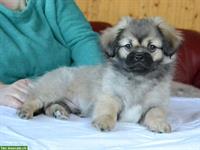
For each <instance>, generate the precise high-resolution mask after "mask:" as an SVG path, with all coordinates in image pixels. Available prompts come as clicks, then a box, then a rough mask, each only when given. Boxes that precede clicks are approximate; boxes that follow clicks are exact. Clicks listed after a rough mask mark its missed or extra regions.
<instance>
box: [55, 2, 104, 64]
mask: <svg viewBox="0 0 200 150" xmlns="http://www.w3.org/2000/svg"><path fill="white" fill-rule="evenodd" d="M56 7H57V23H58V26H59V28H60V32H61V34H62V36H63V38H64V41H65V43H66V45H67V46H68V47H69V49H70V50H71V58H72V60H73V64H74V65H75V66H78V65H92V64H99V63H102V62H103V58H102V54H101V49H100V43H99V37H98V34H97V33H95V32H94V31H93V30H92V28H91V26H90V24H89V22H88V21H87V20H86V18H85V17H84V15H83V14H82V12H81V11H80V9H79V8H78V6H77V5H76V4H75V2H74V1H73V0H57V1H56Z"/></svg>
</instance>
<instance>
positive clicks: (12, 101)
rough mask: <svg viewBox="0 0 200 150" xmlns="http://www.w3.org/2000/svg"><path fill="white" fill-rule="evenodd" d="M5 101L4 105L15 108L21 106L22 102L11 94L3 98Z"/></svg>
mask: <svg viewBox="0 0 200 150" xmlns="http://www.w3.org/2000/svg"><path fill="white" fill-rule="evenodd" d="M5 102H6V103H3V105H4V106H9V107H12V108H16V109H17V108H20V107H21V106H22V102H20V101H19V100H17V99H16V98H15V97H12V96H7V97H6V98H5Z"/></svg>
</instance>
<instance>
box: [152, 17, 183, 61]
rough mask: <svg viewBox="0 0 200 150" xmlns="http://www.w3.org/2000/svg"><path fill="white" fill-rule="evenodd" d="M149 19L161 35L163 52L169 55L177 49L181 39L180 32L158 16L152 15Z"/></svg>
mask: <svg viewBox="0 0 200 150" xmlns="http://www.w3.org/2000/svg"><path fill="white" fill-rule="evenodd" d="M151 20H152V21H153V23H154V25H155V26H156V27H157V28H158V30H159V31H160V33H161V34H162V36H163V51H164V54H165V55H166V56H170V57H171V56H172V55H173V54H174V53H175V52H176V51H177V50H178V48H179V46H180V44H181V42H182V41H183V37H182V34H181V32H180V31H177V30H176V29H175V28H173V27H172V26H170V25H169V24H167V23H166V22H165V21H164V20H163V19H162V18H160V17H153V18H151Z"/></svg>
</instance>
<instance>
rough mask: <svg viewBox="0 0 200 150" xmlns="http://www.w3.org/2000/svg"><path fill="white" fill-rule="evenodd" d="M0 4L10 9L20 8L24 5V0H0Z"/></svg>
mask: <svg viewBox="0 0 200 150" xmlns="http://www.w3.org/2000/svg"><path fill="white" fill-rule="evenodd" d="M0 4H3V5H4V6H6V7H7V8H9V9H12V10H22V9H23V8H25V6H26V0H0Z"/></svg>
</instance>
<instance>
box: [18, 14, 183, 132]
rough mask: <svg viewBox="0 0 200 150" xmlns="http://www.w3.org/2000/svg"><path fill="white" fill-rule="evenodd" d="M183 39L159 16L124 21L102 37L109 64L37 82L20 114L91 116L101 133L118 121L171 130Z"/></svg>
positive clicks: (52, 74)
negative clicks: (175, 78)
mask: <svg viewBox="0 0 200 150" xmlns="http://www.w3.org/2000/svg"><path fill="white" fill-rule="evenodd" d="M181 40H182V37H181V35H180V33H179V32H178V31H176V30H175V29H174V28H172V27H171V26H169V25H168V24H166V23H165V22H164V21H163V20H162V19H160V18H157V17H156V18H147V19H141V20H137V19H132V18H130V17H125V18H123V19H122V20H121V21H119V23H118V24H117V25H115V26H114V27H112V28H108V29H106V30H105V31H104V32H103V33H102V36H101V41H102V47H103V49H104V53H105V55H106V58H107V62H106V63H105V64H103V65H99V66H85V67H79V68H69V67H61V68H59V69H56V70H53V71H51V72H48V73H46V74H45V75H44V76H42V77H40V78H39V79H37V80H36V81H34V83H33V86H32V87H31V88H30V94H29V96H28V99H27V101H25V103H24V104H23V106H22V107H21V108H20V110H19V112H18V115H19V116H20V117H21V118H26V119H30V118H32V117H33V114H34V112H36V111H37V110H38V109H41V108H45V112H46V114H47V115H50V116H54V117H56V118H61V119H63V118H64V119H66V118H67V117H68V116H69V114H70V113H80V115H81V116H91V117H92V123H93V125H94V126H95V127H96V128H98V129H100V130H101V131H109V130H111V129H113V128H114V126H115V124H116V122H117V120H120V121H129V122H139V123H141V124H143V125H145V126H146V127H148V128H149V129H150V130H152V131H155V132H170V131H171V128H170V125H169V124H168V123H167V120H166V111H165V109H166V107H167V105H168V102H169V98H170V81H171V78H172V74H173V68H174V67H173V66H174V62H175V58H176V50H177V48H178V47H179V45H180V43H181Z"/></svg>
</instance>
